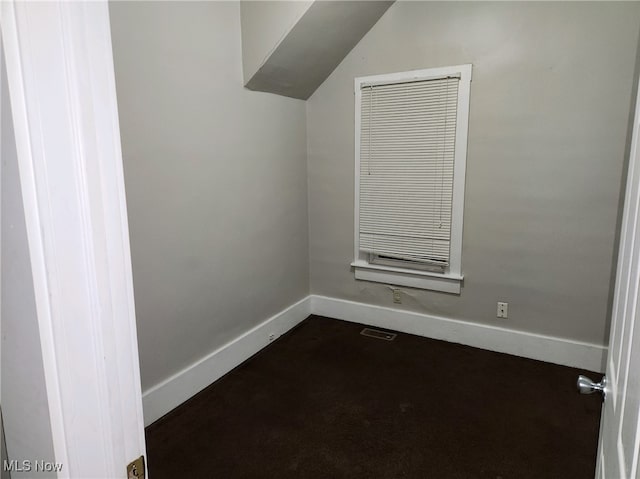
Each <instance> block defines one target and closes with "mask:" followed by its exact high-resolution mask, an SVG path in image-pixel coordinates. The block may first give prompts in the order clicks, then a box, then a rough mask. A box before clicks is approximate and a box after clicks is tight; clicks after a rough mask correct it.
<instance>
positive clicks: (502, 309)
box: [498, 301, 509, 319]
mask: <svg viewBox="0 0 640 479" xmlns="http://www.w3.org/2000/svg"><path fill="white" fill-rule="evenodd" d="M508 317H509V303H503V302H502V301H498V318H504V319H507V318H508Z"/></svg>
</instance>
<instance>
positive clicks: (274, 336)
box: [269, 333, 276, 341]
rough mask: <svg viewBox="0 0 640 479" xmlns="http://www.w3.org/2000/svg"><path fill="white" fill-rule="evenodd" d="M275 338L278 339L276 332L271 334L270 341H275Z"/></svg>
mask: <svg viewBox="0 0 640 479" xmlns="http://www.w3.org/2000/svg"><path fill="white" fill-rule="evenodd" d="M274 339H276V334H275V333H271V334H269V341H273V340H274Z"/></svg>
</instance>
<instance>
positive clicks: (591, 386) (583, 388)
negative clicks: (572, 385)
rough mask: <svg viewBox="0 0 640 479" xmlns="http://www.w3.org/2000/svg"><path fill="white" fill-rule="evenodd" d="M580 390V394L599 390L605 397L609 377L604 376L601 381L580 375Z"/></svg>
mask: <svg viewBox="0 0 640 479" xmlns="http://www.w3.org/2000/svg"><path fill="white" fill-rule="evenodd" d="M577 386H578V391H580V394H593V393H595V392H599V393H600V394H602V397H603V398H604V397H605V396H606V395H607V390H606V387H607V377H606V376H602V380H601V381H600V382H599V383H596V382H594V381H592V380H591V379H590V378H588V377H587V376H582V375H580V376H578V384H577Z"/></svg>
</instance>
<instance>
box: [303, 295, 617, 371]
mask: <svg viewBox="0 0 640 479" xmlns="http://www.w3.org/2000/svg"><path fill="white" fill-rule="evenodd" d="M311 312H312V313H313V314H317V315H319V316H326V317H328V318H334V319H341V320H343V321H350V322H353V323H359V324H363V325H366V326H375V327H378V328H385V329H391V330H393V331H399V332H402V333H409V334H415V335H417V336H423V337H426V338H431V339H440V340H443V341H449V342H452V343H459V344H465V345H467V346H473V347H476V348H480V349H487V350H489V351H496V352H500V353H507V354H512V355H514V356H520V357H524V358H530V359H537V360H538V361H546V362H548V363H554V364H560V365H563V366H571V367H575V368H581V369H587V370H589V371H596V372H602V371H604V367H605V360H606V356H607V348H606V346H602V345H598V344H591V343H584V342H580V341H573V340H570V339H565V338H558V337H554V336H545V335H541V334H535V333H528V332H525V331H517V330H514V329H507V328H500V327H497V326H491V325H487V324H480V323H472V322H469V321H459V320H455V319H450V318H444V317H441V316H432V315H428V314H423V313H415V312H411V311H403V310H400V309H394V308H387V307H383V306H374V305H371V304H365V303H357V302H355V301H347V300H343V299H336V298H329V297H326V296H316V295H313V296H311Z"/></svg>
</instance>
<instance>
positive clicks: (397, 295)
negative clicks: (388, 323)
mask: <svg viewBox="0 0 640 479" xmlns="http://www.w3.org/2000/svg"><path fill="white" fill-rule="evenodd" d="M391 291H392V292H393V302H394V303H396V304H401V303H402V291H401V290H399V289H396V288H393V289H392V290H391Z"/></svg>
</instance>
